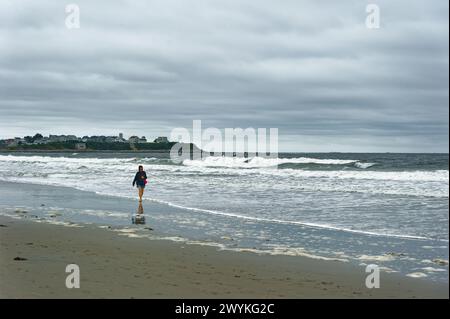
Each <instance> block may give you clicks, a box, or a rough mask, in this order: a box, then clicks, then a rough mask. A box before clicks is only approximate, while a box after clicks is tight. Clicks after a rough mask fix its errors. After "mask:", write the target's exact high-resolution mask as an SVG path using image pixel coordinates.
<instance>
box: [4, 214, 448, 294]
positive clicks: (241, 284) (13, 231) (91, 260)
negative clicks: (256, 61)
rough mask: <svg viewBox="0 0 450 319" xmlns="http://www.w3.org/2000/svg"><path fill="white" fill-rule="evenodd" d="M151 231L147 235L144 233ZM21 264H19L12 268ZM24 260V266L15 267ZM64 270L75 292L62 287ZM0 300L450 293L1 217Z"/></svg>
mask: <svg viewBox="0 0 450 319" xmlns="http://www.w3.org/2000/svg"><path fill="white" fill-rule="evenodd" d="M149 231H151V230H149ZM18 259H19V260H18ZM21 259H23V260H21ZM68 264H77V265H79V267H80V277H81V287H80V288H79V289H68V288H66V286H65V281H66V276H67V275H68V274H67V273H66V272H65V268H66V266H67V265H68ZM0 271H1V272H0V297H2V298H448V285H445V284H433V283H430V282H426V281H424V280H421V279H414V278H405V277H400V276H399V275H395V274H386V273H382V274H381V287H380V288H379V289H367V288H366V287H365V276H366V275H367V274H366V273H365V272H364V268H363V267H356V266H353V265H350V264H348V263H343V262H336V261H323V260H314V259H310V258H306V257H292V256H271V255H258V254H255V253H251V252H231V251H218V250H217V249H216V248H213V247H206V246H199V245H185V244H182V243H176V242H171V241H166V240H149V239H144V238H129V237H125V236H119V235H118V234H117V232H113V231H110V230H107V229H99V228H98V227H95V226H90V225H87V226H84V227H80V228H78V227H77V228H75V227H66V226H61V225H52V224H46V223H37V222H33V221H29V220H21V219H13V218H11V217H5V216H0Z"/></svg>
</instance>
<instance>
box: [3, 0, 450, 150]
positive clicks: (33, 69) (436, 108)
mask: <svg viewBox="0 0 450 319" xmlns="http://www.w3.org/2000/svg"><path fill="white" fill-rule="evenodd" d="M68 3H76V4H77V5H78V6H79V8H80V23H81V25H80V26H81V27H80V28H79V29H68V28H66V25H65V19H66V16H67V14H66V12H65V6H66V4H68ZM368 3H376V4H377V5H378V6H379V8H380V18H381V20H380V21H381V26H380V28H379V29H369V28H367V27H366V24H365V21H366V16H367V13H366V5H367V4H368ZM448 5H449V2H448V1H447V0H433V1H429V0H427V1H425V0H415V1H409V0H408V1H406V0H405V1H400V0H397V1H392V0H391V1H388V0H386V1H375V0H374V1H369V2H366V1H361V0H353V1H350V0H342V1H334V0H329V1H316V0H314V1H313V0H310V1H301V0H282V1H275V0H272V1H266V0H227V1H223V0H220V1H219V0H203V1H199V0H182V1H181V0H178V1H172V0H169V1H168V0H161V1H150V0H121V1H106V0H105V1H104V0H101V1H99V0H97V1H92V0H83V1H76V0H75V1H67V3H65V2H64V1H60V0H52V1H50V0H40V1H35V0H28V1H23V0H2V1H1V2H0V138H7V137H13V136H23V135H30V134H34V133H36V132H40V133H42V134H44V135H47V134H49V133H53V134H77V135H86V134H87V135H93V134H108V135H109V134H115V135H117V134H118V133H119V132H123V133H124V134H125V135H126V136H129V135H132V134H138V135H140V136H141V135H145V136H147V137H155V136H158V135H169V134H170V131H171V129H172V128H174V127H187V128H189V127H192V120H202V122H203V126H204V127H205V128H206V127H217V128H219V129H224V128H227V127H241V128H247V127H254V128H270V127H276V128H278V129H279V135H280V150H281V151H325V152H327V151H357V152H366V151H371V152H377V151H381V152H384V151H390V152H448V148H449V139H448V135H449V127H448V116H449V108H448V102H449V89H448V86H449V73H448V68H449V42H448V36H449V34H448V23H449V22H448V9H449V8H448Z"/></svg>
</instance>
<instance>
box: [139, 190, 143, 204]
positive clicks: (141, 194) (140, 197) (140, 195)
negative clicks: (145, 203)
mask: <svg viewBox="0 0 450 319" xmlns="http://www.w3.org/2000/svg"><path fill="white" fill-rule="evenodd" d="M142 196H144V189H143V188H139V201H140V202H142Z"/></svg>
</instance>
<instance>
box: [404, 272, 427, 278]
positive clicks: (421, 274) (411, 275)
mask: <svg viewBox="0 0 450 319" xmlns="http://www.w3.org/2000/svg"><path fill="white" fill-rule="evenodd" d="M406 276H408V277H412V278H425V277H428V275H427V274H424V273H423V272H412V273H410V274H407V275H406Z"/></svg>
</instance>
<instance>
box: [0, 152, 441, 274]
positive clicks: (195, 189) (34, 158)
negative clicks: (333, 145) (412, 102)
mask: <svg viewBox="0 0 450 319" xmlns="http://www.w3.org/2000/svg"><path fill="white" fill-rule="evenodd" d="M448 159H449V157H448V154H361V153H353V154H345V153H314V154H305V153H302V154H300V153H295V154H291V153H285V154H279V158H277V159H264V158H250V159H248V158H232V157H209V158H207V159H204V160H186V161H184V162H183V163H181V164H175V163H174V162H172V161H171V160H170V159H169V158H168V155H167V154H158V153H135V152H134V153H97V152H95V153H79V154H78V153H39V154H37V153H14V154H2V155H0V180H2V181H7V182H14V183H26V184H37V185H50V186H57V187H61V186H64V187H68V188H72V189H76V190H78V191H87V192H94V193H96V194H98V195H102V196H104V197H105V198H106V197H107V198H114V199H115V200H121V203H123V205H116V206H114V207H107V209H102V207H99V206H96V207H94V208H93V207H87V206H86V205H83V204H82V201H81V202H79V203H78V204H71V205H68V203H67V202H66V203H64V202H60V203H59V204H58V207H52V209H53V210H58V209H59V210H60V211H63V212H64V216H65V218H68V217H67V216H71V218H73V219H74V220H75V219H76V221H77V222H83V221H92V220H94V221H96V222H102V223H106V224H108V223H111V224H124V223H126V222H128V214H127V211H126V210H127V208H126V207H127V205H132V203H133V201H132V200H131V199H133V200H134V199H135V198H136V196H137V191H136V190H135V189H133V188H132V186H131V183H132V180H133V177H134V174H135V172H136V170H137V165H144V168H145V170H146V172H147V176H148V177H149V179H148V182H149V183H148V184H147V188H146V193H145V197H144V198H145V200H144V206H145V202H148V203H150V202H152V204H153V205H155V204H157V205H159V206H158V207H166V209H161V210H159V209H155V210H154V211H152V212H149V211H147V212H146V213H147V221H148V222H149V223H151V224H152V225H154V226H153V227H156V226H157V227H160V228H161V230H162V231H163V232H164V233H165V234H167V237H168V238H170V237H171V236H173V238H185V239H187V240H190V241H191V242H195V243H200V244H201V243H203V244H209V245H217V247H220V248H223V249H233V250H242V249H246V250H251V251H255V252H257V253H270V254H286V255H294V256H295V255H302V256H308V257H311V258H322V259H336V260H342V261H348V262H354V263H358V264H361V265H366V264H370V263H375V264H379V265H380V267H382V268H383V269H384V270H386V271H392V272H400V273H403V274H405V275H409V276H416V277H418V276H421V277H425V278H428V279H430V280H438V281H447V282H448V204H449V201H448V195H449V170H448ZM0 195H1V194H0ZM65 196H70V194H66V195H65ZM0 198H1V196H0ZM13 206H14V205H12V204H11V202H8V201H7V200H6V199H5V198H4V199H0V207H3V208H8V207H9V208H13ZM64 206H67V207H64ZM91 206H92V205H91ZM103 206H105V205H103ZM41 210H42V208H41ZM96 216H97V217H96ZM95 218H97V219H95ZM69 219H70V218H69Z"/></svg>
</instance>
